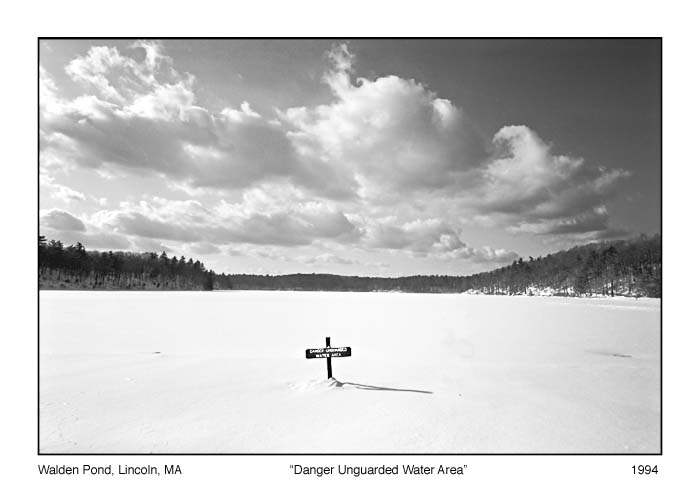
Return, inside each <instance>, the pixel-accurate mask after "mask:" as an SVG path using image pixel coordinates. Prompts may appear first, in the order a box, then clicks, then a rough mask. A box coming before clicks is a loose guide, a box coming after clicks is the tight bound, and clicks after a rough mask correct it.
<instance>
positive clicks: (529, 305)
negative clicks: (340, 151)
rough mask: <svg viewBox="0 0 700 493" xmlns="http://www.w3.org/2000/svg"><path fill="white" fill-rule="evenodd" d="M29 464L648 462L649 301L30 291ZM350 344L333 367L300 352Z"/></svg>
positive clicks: (653, 349) (654, 339)
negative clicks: (101, 456)
mask: <svg viewBox="0 0 700 493" xmlns="http://www.w3.org/2000/svg"><path fill="white" fill-rule="evenodd" d="M40 309H41V311H40V335H41V339H40V363H41V372H40V449H41V451H42V452H85V453H95V452H105V453H116V452H133V453H139V452H142V453H149V452H156V453H158V452H185V453H197V452H223V453H226V452H230V453H236V452H242V453H256V452H278V453H285V452H287V453H294V452H297V453H301V452H339V453H342V452H387V453H391V452H393V453H401V452H416V453H421V452H424V453H428V452H435V453H441V452H442V453H493V452H497V453H505V452H512V453H517V452H527V453H539V452H542V453H544V452H554V453H560V452H574V453H589V452H592V453H617V452H622V453H625V452H627V453H643V452H658V451H659V438H660V437H659V420H660V401H659V388H660V379H659V373H660V361H659V356H660V354H659V346H660V345H659V340H660V310H659V301H658V300H648V299H639V300H634V299H622V298H615V299H565V298H528V297H489V296H470V295H464V294H440V295H435V294H432V295H431V294H402V293H318V292H253V291H227V292H76V291H42V292H41V293H40ZM326 336H330V337H331V338H332V343H333V345H334V346H350V347H352V356H351V357H349V358H337V359H334V360H333V371H334V376H335V377H336V378H337V381H335V382H329V381H328V380H326V379H325V377H326V374H325V372H326V369H325V361H324V360H307V359H305V357H304V350H305V349H306V348H314V347H321V346H323V345H324V341H325V337H326Z"/></svg>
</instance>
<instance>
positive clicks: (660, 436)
mask: <svg viewBox="0 0 700 493" xmlns="http://www.w3.org/2000/svg"><path fill="white" fill-rule="evenodd" d="M138 39H149V40H161V39H176V40H283V39H284V40H343V39H348V40H353V39H372V40H379V41H381V40H387V41H388V40H405V39H415V40H635V39H636V40H640V39H646V40H657V41H658V42H659V48H660V50H659V68H660V71H659V115H660V119H659V137H660V139H659V187H660V188H659V192H660V193H659V199H660V207H659V213H660V221H659V233H660V235H661V265H662V271H661V289H662V291H661V296H660V297H659V315H660V323H659V366H660V368H659V394H660V395H659V451H658V452H645V453H634V452H607V453H606V452H581V453H576V452H563V453H556V452H532V453H516V452H492V453H477V452H470V453H460V452H444V453H443V452H432V453H431V452H426V453H421V452H410V453H408V452H381V453H363V452H351V453H342V452H328V453H320V452H265V453H255V452H221V453H209V452H207V453H203V452H194V453H186V452H182V453H180V452H178V453H170V452H164V453H147V452H137V453H125V452H121V453H108V452H104V453H103V452H97V453H82V452H76V453H69V452H42V451H41V442H40V439H41V435H40V431H41V430H40V427H41V423H40V421H41V420H40V413H39V410H40V406H41V378H40V376H41V353H40V348H41V330H40V322H39V320H40V310H41V303H40V297H39V295H40V292H41V289H40V288H39V280H38V278H39V276H38V272H37V292H36V304H37V407H36V419H37V430H36V431H37V435H36V440H37V444H36V447H37V455H38V456H76V457H80V456H87V457H90V456H96V457H97V456H143V457H147V456H317V457H318V456H382V457H383V456H400V457H405V456H409V457H411V456H438V457H439V456H544V457H549V456H564V457H566V456H569V457H570V456H581V457H583V456H662V455H663V436H664V434H663V407H664V406H663V367H664V365H663V340H664V338H663V263H664V262H663V240H664V237H663V37H662V36H631V37H616V36H610V37H605V36H576V37H547V36H533V37H510V36H506V37H449V36H446V37H442V36H436V37H419V36H417V37H414V36H408V37H401V36H399V37H389V38H387V37H374V36H347V37H346V36H337V37H313V36H312V37H294V36H292V37H289V36H282V37H258V36H253V37H217V36H201V37H199V36H198V37H190V36H182V37H181V36H160V37H158V36H143V37H140V36H95V37H90V36H39V37H37V57H36V58H37V68H36V72H37V74H36V79H37V209H36V211H37V214H36V218H37V235H39V234H40V232H41V224H40V218H39V209H40V196H39V191H40V183H39V167H40V162H39V161H40V144H41V142H40V132H41V110H40V107H39V94H40V82H39V77H40V74H39V70H40V66H41V65H40V54H41V42H42V41H44V40H138ZM37 266H38V253H37Z"/></svg>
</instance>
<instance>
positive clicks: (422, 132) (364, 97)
mask: <svg viewBox="0 0 700 493" xmlns="http://www.w3.org/2000/svg"><path fill="white" fill-rule="evenodd" d="M330 59H331V60H332V62H333V67H332V69H331V70H330V71H328V72H327V73H326V75H325V77H324V80H325V82H326V83H327V84H328V85H329V86H330V88H331V90H332V92H333V95H334V101H333V102H332V103H330V104H325V105H318V106H315V107H310V108H309V107H297V108H290V109H288V110H286V111H284V112H280V118H281V119H282V120H283V121H284V122H286V123H288V124H289V125H291V127H292V129H293V130H292V131H290V132H289V134H288V135H289V137H290V139H291V140H292V142H293V143H294V146H295V148H296V149H297V151H298V152H299V153H300V154H302V155H305V156H307V155H315V156H320V157H321V159H322V160H324V161H327V162H331V163H333V164H334V167H336V168H338V169H346V170H348V174H349V175H351V176H354V177H355V180H357V184H358V185H359V187H360V189H359V192H360V194H361V195H362V196H366V197H370V198H372V197H375V196H378V195H381V194H382V193H385V192H386V191H387V190H393V191H411V190H414V189H434V188H442V187H445V186H447V185H448V184H450V183H451V182H452V181H453V176H452V175H453V174H454V173H457V172H460V171H462V170H464V169H468V168H469V167H472V166H475V165H476V164H477V162H476V157H477V156H479V155H480V154H481V153H482V151H483V148H482V145H481V143H480V142H479V138H478V136H477V134H476V133H475V132H474V131H473V129H472V128H471V126H470V124H469V122H468V120H467V118H466V117H465V115H464V113H463V111H462V110H460V109H459V108H457V107H456V106H455V105H454V104H453V103H452V102H451V101H449V100H447V99H443V98H439V97H438V96H437V94H435V93H434V92H433V91H431V90H429V89H428V88H427V87H426V86H424V85H423V84H421V83H419V82H417V81H415V80H413V79H403V78H400V77H397V76H394V75H389V76H384V77H379V78H377V79H375V80H369V79H366V78H362V77H360V78H357V79H356V80H353V78H352V72H353V56H352V55H351V54H350V52H349V50H348V49H347V46H345V45H339V46H337V47H336V48H335V49H334V50H332V51H331V53H330Z"/></svg>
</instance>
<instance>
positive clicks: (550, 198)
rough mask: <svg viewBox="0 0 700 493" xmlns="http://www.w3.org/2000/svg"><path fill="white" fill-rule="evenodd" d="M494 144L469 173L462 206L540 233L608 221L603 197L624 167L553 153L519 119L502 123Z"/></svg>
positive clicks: (593, 227)
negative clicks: (596, 164) (588, 162)
mask: <svg viewBox="0 0 700 493" xmlns="http://www.w3.org/2000/svg"><path fill="white" fill-rule="evenodd" d="M493 144H494V153H493V157H492V158H491V159H490V160H488V161H487V162H485V163H484V164H483V165H482V166H481V167H480V168H479V169H478V173H476V174H472V175H471V176H470V177H471V178H472V182H471V183H469V184H468V185H467V192H466V194H464V195H463V197H464V202H463V204H464V206H465V207H467V208H473V209H474V210H475V211H476V212H477V214H479V215H480V218H481V219H482V220H484V219H486V220H487V221H491V223H492V224H495V225H499V224H500V225H505V226H506V227H507V229H508V230H509V231H511V232H514V233H534V234H540V235H543V234H550V235H560V234H566V233H572V232H586V231H603V230H605V229H607V228H608V227H609V226H608V220H609V216H608V211H607V208H606V207H605V205H604V202H605V200H606V199H608V198H609V197H610V196H611V194H612V193H613V192H614V191H615V189H616V187H617V185H618V184H619V182H620V181H621V180H623V179H624V178H627V177H628V176H629V175H630V173H629V172H627V171H624V170H621V169H606V168H602V167H598V168H592V167H587V166H585V163H584V160H583V159H582V158H576V157H572V156H567V155H557V154H554V153H553V152H552V145H551V144H548V143H546V142H544V141H543V140H542V139H541V138H540V137H539V136H538V135H537V134H536V133H535V132H534V131H533V130H532V129H530V128H528V127H526V126H524V125H518V126H508V127H503V128H502V129H500V130H499V131H498V132H497V133H496V134H495V136H494V138H493Z"/></svg>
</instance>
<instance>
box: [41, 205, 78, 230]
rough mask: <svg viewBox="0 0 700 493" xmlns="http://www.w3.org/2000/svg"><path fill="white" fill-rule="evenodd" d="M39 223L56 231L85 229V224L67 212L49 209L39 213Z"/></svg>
mask: <svg viewBox="0 0 700 493" xmlns="http://www.w3.org/2000/svg"><path fill="white" fill-rule="evenodd" d="M39 216H40V222H41V225H42V226H44V227H47V228H51V229H55V230H57V231H85V230H86V228H85V224H83V222H82V221H81V220H80V219H78V218H77V217H75V216H73V215H72V214H70V213H69V212H66V211H62V210H59V209H51V210H48V211H42V212H41V213H40V215H39Z"/></svg>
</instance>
